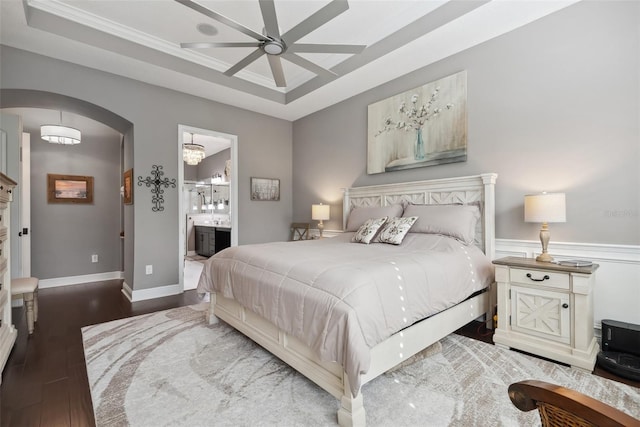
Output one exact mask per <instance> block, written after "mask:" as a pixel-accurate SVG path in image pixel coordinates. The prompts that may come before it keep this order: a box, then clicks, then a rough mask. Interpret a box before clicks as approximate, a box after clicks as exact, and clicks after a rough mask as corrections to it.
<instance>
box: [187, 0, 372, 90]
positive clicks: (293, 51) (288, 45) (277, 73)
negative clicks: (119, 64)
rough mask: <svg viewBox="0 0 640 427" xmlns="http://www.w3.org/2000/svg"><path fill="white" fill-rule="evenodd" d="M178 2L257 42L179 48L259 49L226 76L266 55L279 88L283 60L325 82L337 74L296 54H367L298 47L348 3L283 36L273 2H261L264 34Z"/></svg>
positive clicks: (337, 1) (351, 48)
mask: <svg viewBox="0 0 640 427" xmlns="http://www.w3.org/2000/svg"><path fill="white" fill-rule="evenodd" d="M175 1H176V2H178V3H180V4H182V5H184V6H187V7H189V8H191V9H193V10H195V11H196V12H199V13H201V14H203V15H205V16H207V17H209V18H212V19H215V20H216V21H218V22H221V23H223V24H225V25H228V26H229V27H231V28H233V29H235V30H238V31H240V32H241V33H244V34H246V35H247V36H249V37H251V38H253V39H255V41H253V42H194V43H180V47H182V48H185V49H208V48H218V47H220V48H227V47H235V48H238V47H243V48H244V47H255V48H256V49H255V50H254V51H253V52H251V53H250V54H249V55H248V56H246V57H245V58H244V59H242V60H241V61H240V62H238V63H237V64H235V65H234V66H232V67H231V68H229V69H228V70H227V71H225V72H224V74H225V75H226V76H233V75H234V74H236V73H237V72H238V71H240V70H242V69H243V68H245V67H247V66H248V65H249V64H251V63H252V62H254V61H255V60H257V59H258V58H260V57H261V56H263V55H265V54H266V55H267V59H268V61H269V66H270V67H271V74H273V80H274V81H275V83H276V86H277V87H286V86H287V82H286V80H285V77H284V71H283V69H282V61H281V58H282V59H285V60H287V61H289V62H292V63H293V64H296V65H298V66H299V67H302V68H306V69H307V70H309V71H311V72H312V73H315V74H317V75H320V76H325V77H326V78H335V77H336V76H337V74H336V73H335V72H334V71H331V70H328V69H326V68H323V67H321V66H319V65H317V64H316V63H314V62H312V61H309V60H308V59H306V58H303V57H302V56H300V55H297V53H338V54H358V53H360V52H362V51H363V50H364V48H365V47H366V46H364V45H353V44H308V43H297V42H298V40H300V39H301V38H303V37H304V36H306V35H307V34H309V33H312V32H313V31H315V30H316V29H317V28H319V27H321V26H322V25H324V24H326V23H327V22H329V21H331V20H332V19H334V18H335V17H337V16H338V15H340V14H341V13H343V12H345V11H346V10H348V9H349V3H348V2H347V0H333V1H331V2H329V4H327V5H325V6H324V7H323V8H321V9H320V10H318V11H316V12H315V13H313V14H312V15H311V16H309V17H307V18H306V19H304V20H303V21H302V22H300V23H298V24H297V25H296V26H294V27H293V28H292V29H290V30H289V31H287V32H286V33H284V34H281V33H280V28H279V27H278V17H277V15H276V9H275V5H274V2H273V0H260V11H261V12H262V19H263V21H264V26H265V30H264V34H260V33H258V32H256V31H254V30H252V29H251V28H248V27H245V26H244V25H242V24H240V23H239V22H236V21H234V20H233V19H231V18H228V17H226V16H224V15H221V14H220V13H218V12H215V11H213V10H211V9H208V8H206V7H205V6H202V5H200V4H198V3H195V2H193V1H192V0H175Z"/></svg>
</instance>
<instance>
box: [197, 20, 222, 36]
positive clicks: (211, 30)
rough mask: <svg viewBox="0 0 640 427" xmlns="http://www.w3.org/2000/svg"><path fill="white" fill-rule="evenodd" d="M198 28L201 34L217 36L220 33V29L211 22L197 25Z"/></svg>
mask: <svg viewBox="0 0 640 427" xmlns="http://www.w3.org/2000/svg"><path fill="white" fill-rule="evenodd" d="M196 29H197V30H198V32H200V34H204V35H205V36H215V35H216V34H218V29H217V28H216V27H214V26H213V25H211V24H205V23H204V22H203V23H201V24H198V25H196Z"/></svg>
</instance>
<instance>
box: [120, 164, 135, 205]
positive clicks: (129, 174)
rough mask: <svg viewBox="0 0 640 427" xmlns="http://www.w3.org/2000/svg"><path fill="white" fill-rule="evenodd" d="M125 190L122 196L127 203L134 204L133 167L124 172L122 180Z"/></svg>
mask: <svg viewBox="0 0 640 427" xmlns="http://www.w3.org/2000/svg"><path fill="white" fill-rule="evenodd" d="M122 183H123V187H124V192H123V194H122V198H123V201H124V204H125V205H132V204H133V169H129V170H128V171H126V172H125V173H124V178H123V180H122Z"/></svg>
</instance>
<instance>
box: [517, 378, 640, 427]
mask: <svg viewBox="0 0 640 427" xmlns="http://www.w3.org/2000/svg"><path fill="white" fill-rule="evenodd" d="M509 398H510V399H511V401H512V402H513V404H514V405H515V406H516V408H518V409H520V410H521V411H525V412H526V411H531V410H533V409H536V408H537V409H538V412H539V413H540V420H541V421H542V426H543V427H546V426H551V427H565V426H570V427H571V426H579V427H582V426H585V427H587V426H588V427H593V426H603V427H604V426H619V427H623V426H624V427H640V420H637V419H635V418H633V417H631V416H629V415H627V414H625V413H624V412H622V411H620V410H618V409H616V408H614V407H612V406H609V405H607V404H605V403H603V402H600V401H598V400H596V399H593V398H591V397H589V396H586V395H584V394H582V393H578V392H577V391H575V390H571V389H568V388H564V387H561V386H558V385H555V384H550V383H546V382H544V381H535V380H527V381H520V382H518V383H514V384H511V385H510V386H509Z"/></svg>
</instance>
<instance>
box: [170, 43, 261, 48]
mask: <svg viewBox="0 0 640 427" xmlns="http://www.w3.org/2000/svg"><path fill="white" fill-rule="evenodd" d="M260 45H261V43H260V42H246V43H245V42H219V43H216V42H213V43H212V42H194V43H180V47H181V48H185V49H207V48H210V47H260Z"/></svg>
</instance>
